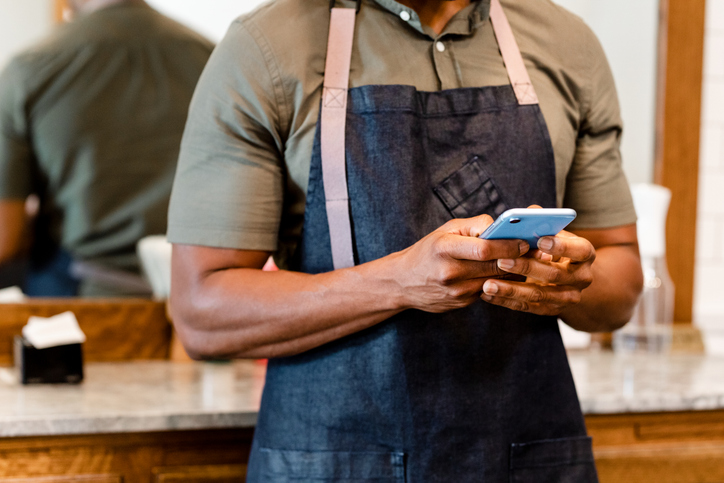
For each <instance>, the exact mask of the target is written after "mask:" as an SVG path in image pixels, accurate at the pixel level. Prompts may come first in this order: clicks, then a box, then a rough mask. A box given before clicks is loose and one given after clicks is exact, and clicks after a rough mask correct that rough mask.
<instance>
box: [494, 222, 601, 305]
mask: <svg viewBox="0 0 724 483" xmlns="http://www.w3.org/2000/svg"><path fill="white" fill-rule="evenodd" d="M595 259H596V250H595V248H594V247H593V245H592V244H591V242H589V241H588V240H586V239H585V238H581V237H578V236H576V235H574V234H572V233H569V232H566V231H563V232H561V233H559V234H558V235H557V236H548V237H543V238H541V239H540V240H539V241H538V250H535V251H533V252H531V254H530V256H527V257H522V258H517V259H513V260H498V267H500V269H501V270H504V271H506V272H508V273H511V274H516V275H522V276H524V277H526V281H525V282H514V281H509V280H501V279H495V280H488V281H487V282H485V285H484V286H483V294H482V295H481V297H482V299H483V300H485V301H486V302H488V303H491V304H495V305H500V306H502V307H507V308H509V309H512V310H516V311H519V312H530V313H533V314H538V315H555V316H557V315H560V314H561V312H563V311H565V310H566V309H568V308H569V307H572V306H574V305H577V304H578V303H580V301H581V292H582V291H583V290H584V289H586V288H587V287H588V286H589V285H591V282H593V270H592V268H591V266H592V264H593V261H594V260H595Z"/></svg>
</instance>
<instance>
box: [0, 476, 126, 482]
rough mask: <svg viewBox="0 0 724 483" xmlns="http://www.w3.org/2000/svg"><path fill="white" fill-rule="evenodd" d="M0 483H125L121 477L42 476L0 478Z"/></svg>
mask: <svg viewBox="0 0 724 483" xmlns="http://www.w3.org/2000/svg"><path fill="white" fill-rule="evenodd" d="M0 483H123V478H121V477H120V476H119V475H75V476H42V477H38V478H0Z"/></svg>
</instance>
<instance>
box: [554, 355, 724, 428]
mask: <svg viewBox="0 0 724 483" xmlns="http://www.w3.org/2000/svg"><path fill="white" fill-rule="evenodd" d="M568 359H569V362H570V364H571V370H572V372H573V378H574V380H575V382H576V388H577V389H578V397H579V399H580V401H581V408H582V409H583V412H584V413H586V414H620V413H642V412H668V411H704V410H715V409H724V357H713V356H705V355H688V354H672V355H668V356H664V355H658V356H657V355H648V354H635V355H621V354H613V353H611V352H598V353H596V352H570V353H569V354H568Z"/></svg>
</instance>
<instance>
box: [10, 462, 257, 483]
mask: <svg viewBox="0 0 724 483" xmlns="http://www.w3.org/2000/svg"><path fill="white" fill-rule="evenodd" d="M153 476H154V480H153V481H154V482H155V483H241V482H243V481H244V480H245V479H246V465H209V466H175V467H173V466H172V467H167V468H154V469H153ZM0 483H1V482H0Z"/></svg>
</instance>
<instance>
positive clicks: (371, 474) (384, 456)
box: [259, 448, 405, 483]
mask: <svg viewBox="0 0 724 483" xmlns="http://www.w3.org/2000/svg"><path fill="white" fill-rule="evenodd" d="M259 462H260V464H259V467H260V470H261V471H260V473H261V474H262V475H264V481H265V482H269V483H286V482H298V481H305V482H310V483H313V482H317V481H318V482H329V481H335V482H340V483H352V482H355V483H357V482H362V481H375V482H380V483H387V482H390V483H392V482H399V483H403V482H404V481H405V455H404V453H375V452H347V451H289V450H277V449H269V448H259Z"/></svg>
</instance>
